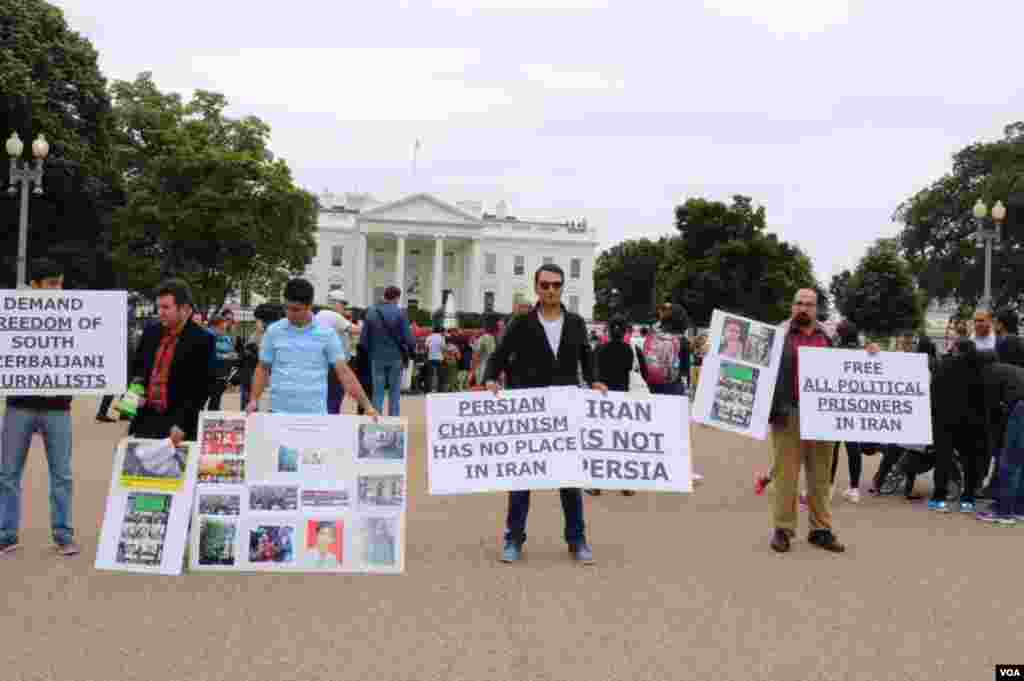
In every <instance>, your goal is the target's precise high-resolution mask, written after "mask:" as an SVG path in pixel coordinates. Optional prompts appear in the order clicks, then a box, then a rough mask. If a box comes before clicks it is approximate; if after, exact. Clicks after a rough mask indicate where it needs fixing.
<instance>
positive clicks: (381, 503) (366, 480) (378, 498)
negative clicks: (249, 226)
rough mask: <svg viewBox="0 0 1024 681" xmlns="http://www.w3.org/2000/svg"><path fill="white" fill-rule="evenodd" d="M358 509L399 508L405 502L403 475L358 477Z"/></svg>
mask: <svg viewBox="0 0 1024 681" xmlns="http://www.w3.org/2000/svg"><path fill="white" fill-rule="evenodd" d="M358 486H359V506H360V508H401V506H402V502H403V501H404V500H405V476H404V475H360V476H359V483H358Z"/></svg>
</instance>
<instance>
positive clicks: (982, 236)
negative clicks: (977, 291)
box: [972, 199, 1006, 312]
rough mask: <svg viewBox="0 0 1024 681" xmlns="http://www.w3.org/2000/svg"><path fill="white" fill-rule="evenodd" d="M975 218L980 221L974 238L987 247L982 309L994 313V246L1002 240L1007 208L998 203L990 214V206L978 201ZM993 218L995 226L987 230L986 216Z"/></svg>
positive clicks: (1000, 202) (974, 211) (975, 207)
mask: <svg viewBox="0 0 1024 681" xmlns="http://www.w3.org/2000/svg"><path fill="white" fill-rule="evenodd" d="M972 212H973V213H974V218H975V219H976V220H977V221H978V231H977V232H975V233H974V238H975V240H976V241H977V243H978V244H983V245H984V246H985V290H984V293H982V296H981V304H980V306H979V307H980V308H981V309H982V310H986V311H988V312H991V311H992V244H996V243H999V239H1000V234H999V232H1000V227H1001V225H1002V223H1003V220H1005V219H1006V206H1004V205H1003V202H1002V201H996V203H995V205H994V206H992V210H991V213H990V212H989V208H988V206H987V205H986V204H985V202H984V201H982V200H981V199H978V200H977V201H976V202H975V204H974V209H973V210H972ZM990 214H991V216H992V222H993V225H992V227H991V229H989V228H986V226H985V218H986V216H988V215H990Z"/></svg>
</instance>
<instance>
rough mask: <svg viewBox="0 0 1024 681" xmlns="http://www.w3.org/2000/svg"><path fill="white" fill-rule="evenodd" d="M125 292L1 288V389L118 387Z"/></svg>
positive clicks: (122, 380)
mask: <svg viewBox="0 0 1024 681" xmlns="http://www.w3.org/2000/svg"><path fill="white" fill-rule="evenodd" d="M127 316H128V303H127V293H125V292H124V291H59V290H42V289H24V290H18V291H10V290H0V394H14V395H88V394H106V393H119V392H123V391H124V390H125V387H126V383H127V375H126V374H127V366H126V364H127V356H126V355H127V323H128V322H127Z"/></svg>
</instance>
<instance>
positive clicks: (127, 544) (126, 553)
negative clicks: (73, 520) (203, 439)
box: [95, 438, 198, 575]
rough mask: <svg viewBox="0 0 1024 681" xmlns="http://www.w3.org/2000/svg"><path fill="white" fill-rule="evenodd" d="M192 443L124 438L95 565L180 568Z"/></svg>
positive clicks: (191, 482)
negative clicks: (173, 444)
mask: <svg viewBox="0 0 1024 681" xmlns="http://www.w3.org/2000/svg"><path fill="white" fill-rule="evenodd" d="M197 452H198V448H196V446H195V445H194V444H190V443H182V444H181V445H180V446H179V447H177V448H175V447H173V446H172V445H171V441H170V440H143V439H134V438H127V439H124V440H122V441H121V443H120V444H119V445H118V447H117V450H116V452H115V453H114V466H113V475H112V476H111V481H110V493H109V494H108V495H107V508H106V512H105V513H104V515H103V528H102V529H101V531H100V543H99V547H98V548H97V551H96V563H95V565H96V569H97V570H121V571H126V572H145V573H150V574H160V575H178V574H181V568H182V563H183V562H184V560H185V544H186V541H187V536H188V521H189V517H190V516H191V511H192V497H193V495H194V494H195V486H196V471H197V464H198V455H197Z"/></svg>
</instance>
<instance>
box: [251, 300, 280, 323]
mask: <svg viewBox="0 0 1024 681" xmlns="http://www.w3.org/2000/svg"><path fill="white" fill-rule="evenodd" d="M252 316H253V317H255V318H256V319H258V320H260V321H261V322H263V325H264V326H270V325H271V324H273V323H274V322H276V321H277V320H279V319H281V317H283V316H284V311H283V310H281V306H280V305H276V304H274V303H260V304H259V305H257V306H256V309H255V310H253V312H252Z"/></svg>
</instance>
